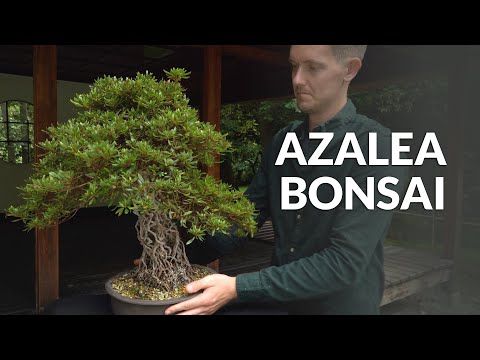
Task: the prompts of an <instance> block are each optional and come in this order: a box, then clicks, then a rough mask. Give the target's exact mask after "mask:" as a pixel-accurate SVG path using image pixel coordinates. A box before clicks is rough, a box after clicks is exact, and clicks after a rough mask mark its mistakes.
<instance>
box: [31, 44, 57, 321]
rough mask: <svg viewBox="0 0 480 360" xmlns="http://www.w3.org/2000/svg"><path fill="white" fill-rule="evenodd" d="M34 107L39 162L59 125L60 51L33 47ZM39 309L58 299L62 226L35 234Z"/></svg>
mask: <svg viewBox="0 0 480 360" xmlns="http://www.w3.org/2000/svg"><path fill="white" fill-rule="evenodd" d="M33 103H34V119H35V126H34V141H35V161H36V162H38V160H39V159H40V157H41V156H42V153H41V149H39V148H38V147H37V144H38V143H40V142H42V141H44V140H45V139H46V134H45V133H44V132H43V130H45V129H46V128H47V127H49V126H51V125H55V124H57V47H56V46H54V45H48V46H33ZM35 294H36V309H37V312H41V311H42V310H43V307H44V306H45V305H46V304H48V303H50V302H52V301H54V300H56V299H58V296H59V272H58V225H55V226H52V227H50V228H47V229H45V230H38V229H36V230H35Z"/></svg>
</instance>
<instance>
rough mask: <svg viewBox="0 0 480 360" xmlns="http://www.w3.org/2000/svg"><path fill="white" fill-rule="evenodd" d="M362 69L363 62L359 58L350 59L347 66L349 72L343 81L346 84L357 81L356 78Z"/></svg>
mask: <svg viewBox="0 0 480 360" xmlns="http://www.w3.org/2000/svg"><path fill="white" fill-rule="evenodd" d="M361 67H362V60H360V59H359V58H357V57H355V58H350V59H348V62H347V66H346V69H347V72H346V74H345V76H344V78H343V80H344V81H346V82H350V81H352V80H353V79H355V76H357V74H358V72H359V71H360V68H361Z"/></svg>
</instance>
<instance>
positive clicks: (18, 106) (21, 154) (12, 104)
mask: <svg viewBox="0 0 480 360" xmlns="http://www.w3.org/2000/svg"><path fill="white" fill-rule="evenodd" d="M0 110H1V111H0V159H2V160H4V161H7V162H9V163H14V164H28V163H30V162H31V161H33V159H34V152H33V143H34V140H33V105H32V104H30V103H28V102H25V101H14V100H12V101H5V102H3V103H0Z"/></svg>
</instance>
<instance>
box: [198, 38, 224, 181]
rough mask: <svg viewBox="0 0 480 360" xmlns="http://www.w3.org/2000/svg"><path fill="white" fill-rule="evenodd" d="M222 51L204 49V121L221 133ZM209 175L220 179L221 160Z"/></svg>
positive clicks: (219, 49) (211, 169) (211, 168)
mask: <svg viewBox="0 0 480 360" xmlns="http://www.w3.org/2000/svg"><path fill="white" fill-rule="evenodd" d="M221 84H222V49H221V48H220V47H219V46H207V47H206V48H205V49H204V72H203V103H202V120H203V121H206V122H209V123H210V124H212V125H213V126H214V127H215V129H217V130H218V131H220V109H221V105H222V99H221V96H222V88H221V86H222V85H221ZM208 174H209V175H212V176H213V177H215V178H216V179H220V158H219V157H217V159H216V163H215V165H214V166H212V167H210V168H209V169H208Z"/></svg>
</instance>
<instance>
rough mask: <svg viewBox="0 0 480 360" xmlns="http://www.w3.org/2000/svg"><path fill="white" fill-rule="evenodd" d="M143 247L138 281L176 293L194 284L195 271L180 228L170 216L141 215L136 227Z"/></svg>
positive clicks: (136, 274)
mask: <svg viewBox="0 0 480 360" xmlns="http://www.w3.org/2000/svg"><path fill="white" fill-rule="evenodd" d="M135 228H136V230H137V235H138V240H139V241H140V244H141V245H142V246H143V253H142V256H141V258H140V265H139V266H138V268H137V269H136V272H135V277H136V278H137V280H139V281H142V282H144V283H146V284H147V285H149V286H152V287H155V288H157V289H160V290H163V291H173V290H174V289H175V288H178V287H180V286H182V285H185V284H186V283H188V282H190V281H191V279H192V275H193V269H192V266H191V265H190V262H189V261H188V258H187V255H186V254H185V245H184V243H183V241H182V240H181V238H180V234H179V232H178V228H177V226H176V225H175V223H174V222H173V221H171V220H170V219H169V218H168V217H167V216H166V215H164V214H160V213H152V214H146V215H138V221H137V223H136V225H135Z"/></svg>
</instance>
